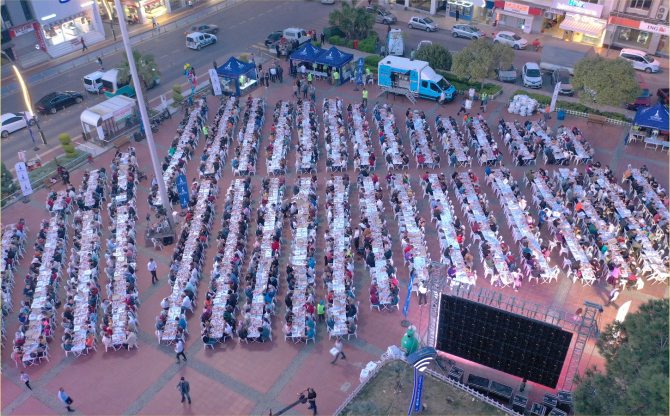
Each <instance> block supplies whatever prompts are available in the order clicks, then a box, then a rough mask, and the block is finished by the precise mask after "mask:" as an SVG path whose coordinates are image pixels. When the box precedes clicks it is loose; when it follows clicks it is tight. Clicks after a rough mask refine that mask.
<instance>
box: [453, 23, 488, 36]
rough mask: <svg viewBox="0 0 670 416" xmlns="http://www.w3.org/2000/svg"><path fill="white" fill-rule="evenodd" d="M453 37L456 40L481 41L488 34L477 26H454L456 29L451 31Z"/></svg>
mask: <svg viewBox="0 0 670 416" xmlns="http://www.w3.org/2000/svg"><path fill="white" fill-rule="evenodd" d="M451 36H453V37H455V38H468V39H479V38H484V37H486V33H484V32H482V31H481V30H479V28H478V27H477V26H472V25H454V28H453V29H452V30H451Z"/></svg>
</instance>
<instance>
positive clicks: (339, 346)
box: [331, 338, 347, 364]
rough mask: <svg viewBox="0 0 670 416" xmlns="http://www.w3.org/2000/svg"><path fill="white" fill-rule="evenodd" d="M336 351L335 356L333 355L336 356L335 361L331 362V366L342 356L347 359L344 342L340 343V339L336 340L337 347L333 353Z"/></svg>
mask: <svg viewBox="0 0 670 416" xmlns="http://www.w3.org/2000/svg"><path fill="white" fill-rule="evenodd" d="M335 350H336V351H337V352H335V354H333V355H335V359H334V360H333V361H332V362H331V364H335V362H336V361H337V359H338V358H340V355H342V359H343V360H346V359H347V356H346V355H344V352H342V341H340V339H339V338H338V339H336V340H335V347H333V349H332V350H331V353H332V352H334V351H335Z"/></svg>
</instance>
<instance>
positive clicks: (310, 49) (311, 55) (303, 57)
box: [289, 42, 326, 74]
mask: <svg viewBox="0 0 670 416" xmlns="http://www.w3.org/2000/svg"><path fill="white" fill-rule="evenodd" d="M325 51H326V50H325V49H322V48H317V47H316V46H314V45H312V44H311V42H307V43H305V44H304V45H302V47H301V48H300V49H298V50H297V51H295V52H293V53H292V54H291V56H290V57H289V58H290V64H291V74H293V73H295V69H294V65H295V66H297V64H296V63H294V61H295V62H305V63H308V64H314V62H315V61H316V58H318V57H319V56H320V55H321V54H322V53H324V52H325Z"/></svg>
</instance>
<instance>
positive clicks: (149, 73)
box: [116, 50, 161, 108]
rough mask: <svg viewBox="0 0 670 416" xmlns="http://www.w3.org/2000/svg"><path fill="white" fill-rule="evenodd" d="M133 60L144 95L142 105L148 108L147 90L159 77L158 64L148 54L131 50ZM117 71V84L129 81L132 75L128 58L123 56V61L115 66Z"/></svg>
mask: <svg viewBox="0 0 670 416" xmlns="http://www.w3.org/2000/svg"><path fill="white" fill-rule="evenodd" d="M133 59H134V60H135V66H136V67H137V75H139V77H140V86H141V87H142V93H143V95H144V104H145V105H146V107H147V108H149V98H148V97H147V94H146V92H147V88H149V87H151V86H152V85H153V84H154V82H155V80H156V78H160V77H161V71H160V69H159V68H158V64H157V63H156V61H155V60H154V56H153V55H152V54H150V53H143V52H140V51H138V50H133ZM116 68H117V69H118V70H119V75H118V77H119V82H121V83H126V82H129V81H130V78H131V77H132V74H131V73H130V64H129V63H128V56H126V55H125V54H124V55H123V60H122V61H121V62H119V64H118V65H117V66H116Z"/></svg>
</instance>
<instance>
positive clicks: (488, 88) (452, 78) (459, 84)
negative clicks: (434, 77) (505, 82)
mask: <svg viewBox="0 0 670 416" xmlns="http://www.w3.org/2000/svg"><path fill="white" fill-rule="evenodd" d="M435 72H437V73H438V74H440V75H442V76H443V77H444V78H445V79H446V80H447V81H449V83H450V84H451V85H453V86H454V88H456V90H457V91H467V90H469V89H470V88H474V89H475V91H476V92H477V93H479V94H482V93H486V94H488V95H493V94H495V93H497V92H498V91H500V90H502V86H501V85H498V84H491V83H486V84H484V88H483V89H482V83H481V82H479V81H468V80H467V79H463V78H458V77H457V76H456V75H454V74H450V73H449V72H445V71H440V70H437V71H435Z"/></svg>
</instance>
